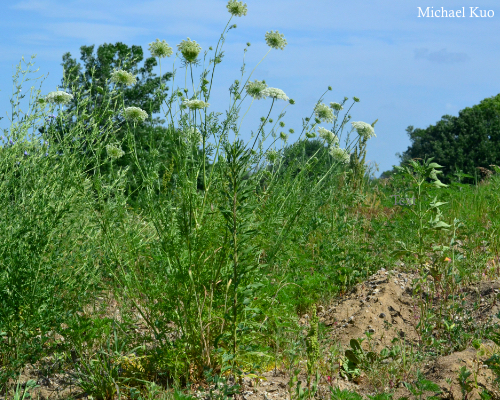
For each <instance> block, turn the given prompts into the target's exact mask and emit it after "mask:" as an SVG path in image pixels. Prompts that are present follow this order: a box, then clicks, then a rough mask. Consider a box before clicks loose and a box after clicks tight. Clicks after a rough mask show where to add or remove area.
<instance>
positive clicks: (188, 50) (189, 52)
mask: <svg viewBox="0 0 500 400" xmlns="http://www.w3.org/2000/svg"><path fill="white" fill-rule="evenodd" d="M177 48H178V49H179V51H180V52H181V54H182V56H183V57H184V60H186V62H188V63H194V62H195V61H196V57H198V54H200V51H201V46H200V45H199V44H198V43H196V41H194V40H191V39H189V38H187V40H183V41H182V42H180V43H179V44H178V45H177Z"/></svg>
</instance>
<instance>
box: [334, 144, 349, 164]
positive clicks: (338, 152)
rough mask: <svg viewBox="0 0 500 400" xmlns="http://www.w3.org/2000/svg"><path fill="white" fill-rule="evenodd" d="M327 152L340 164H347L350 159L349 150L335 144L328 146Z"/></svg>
mask: <svg viewBox="0 0 500 400" xmlns="http://www.w3.org/2000/svg"><path fill="white" fill-rule="evenodd" d="M329 153H330V154H331V155H332V157H333V158H334V159H335V160H337V161H338V162H340V163H341V164H348V163H349V161H350V160H351V155H350V154H349V152H348V151H347V150H344V149H341V148H340V147H337V146H332V147H330V150H329Z"/></svg>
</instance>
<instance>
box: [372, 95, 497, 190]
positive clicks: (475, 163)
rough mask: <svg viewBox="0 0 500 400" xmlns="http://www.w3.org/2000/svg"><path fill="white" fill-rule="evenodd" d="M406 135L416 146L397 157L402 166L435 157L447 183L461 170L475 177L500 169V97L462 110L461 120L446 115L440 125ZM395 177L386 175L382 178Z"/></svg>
mask: <svg viewBox="0 0 500 400" xmlns="http://www.w3.org/2000/svg"><path fill="white" fill-rule="evenodd" d="M406 132H407V134H408V136H409V137H410V141H411V142H412V144H411V146H409V147H408V149H407V150H406V151H405V152H403V154H397V155H398V156H399V158H400V160H401V164H404V163H406V162H407V161H408V160H410V159H413V158H421V159H424V158H425V157H427V158H429V157H434V160H433V161H434V162H437V163H438V164H440V165H442V166H443V169H442V171H443V175H442V176H443V179H442V181H443V182H445V183H449V182H450V178H451V176H452V175H453V174H454V173H455V172H456V171H459V170H461V171H462V172H463V173H466V174H469V175H471V176H474V175H475V174H477V173H478V171H477V168H478V167H482V168H487V169H491V167H490V165H492V164H494V165H500V94H498V95H497V96H494V97H489V98H487V99H484V100H483V101H481V103H480V104H478V105H475V106H473V107H471V108H469V107H467V108H465V109H464V110H461V111H460V112H459V115H458V117H454V116H451V115H445V116H443V117H442V119H441V121H439V122H438V123H437V124H436V125H431V126H429V127H428V128H426V129H419V128H417V129H414V127H413V126H409V127H408V128H407V129H406ZM392 173H393V171H386V172H384V173H383V174H382V176H381V177H388V176H390V175H392ZM469 183H471V182H470V179H469Z"/></svg>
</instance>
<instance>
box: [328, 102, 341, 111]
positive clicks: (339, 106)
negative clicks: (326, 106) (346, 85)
mask: <svg viewBox="0 0 500 400" xmlns="http://www.w3.org/2000/svg"><path fill="white" fill-rule="evenodd" d="M330 107H331V108H333V109H334V110H335V111H340V110H343V109H344V107H342V106H341V105H340V104H339V103H330Z"/></svg>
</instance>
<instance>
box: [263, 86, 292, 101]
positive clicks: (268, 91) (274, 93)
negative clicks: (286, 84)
mask: <svg viewBox="0 0 500 400" xmlns="http://www.w3.org/2000/svg"><path fill="white" fill-rule="evenodd" d="M261 94H262V96H264V97H272V98H273V99H280V100H285V101H287V100H288V97H287V96H286V94H285V92H284V91H283V90H281V89H277V88H272V87H268V88H265V89H264V90H262V92H261Z"/></svg>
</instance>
